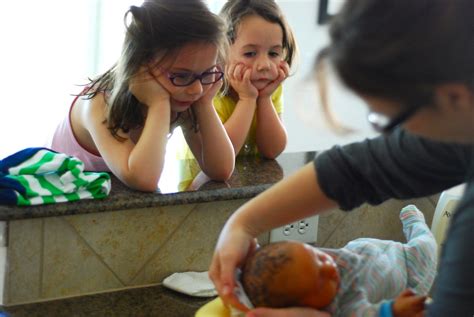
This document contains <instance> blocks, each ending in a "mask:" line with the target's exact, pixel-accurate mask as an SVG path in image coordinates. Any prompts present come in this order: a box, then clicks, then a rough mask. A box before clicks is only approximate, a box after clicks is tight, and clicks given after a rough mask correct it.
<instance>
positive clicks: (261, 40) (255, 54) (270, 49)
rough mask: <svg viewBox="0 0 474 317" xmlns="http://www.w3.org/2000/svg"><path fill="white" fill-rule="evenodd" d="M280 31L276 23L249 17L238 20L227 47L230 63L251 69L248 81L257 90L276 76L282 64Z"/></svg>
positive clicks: (281, 34)
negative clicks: (229, 46)
mask: <svg viewBox="0 0 474 317" xmlns="http://www.w3.org/2000/svg"><path fill="white" fill-rule="evenodd" d="M282 44H283V30H282V28H281V27H280V25H279V24H277V23H271V22H268V21H266V20H265V19H263V18H262V17H260V16H257V15H251V16H247V17H245V18H243V19H242V21H241V22H240V23H239V26H238V28H237V34H236V38H235V42H234V43H233V44H232V45H231V48H230V64H237V63H242V64H244V65H245V66H247V67H248V68H251V69H252V74H251V78H250V80H251V82H252V84H253V85H254V86H255V87H256V88H257V89H258V90H261V89H263V88H264V87H266V86H267V85H268V84H269V83H270V82H271V81H273V80H275V79H276V78H277V77H278V69H279V68H280V65H281V63H282V61H283V47H282Z"/></svg>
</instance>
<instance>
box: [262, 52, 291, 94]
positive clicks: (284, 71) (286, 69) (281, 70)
mask: <svg viewBox="0 0 474 317" xmlns="http://www.w3.org/2000/svg"><path fill="white" fill-rule="evenodd" d="M278 66H279V67H278V77H277V78H276V79H275V80H274V81H272V82H271V83H269V84H268V85H267V86H266V87H265V88H263V89H262V90H260V91H259V92H258V97H259V98H269V97H270V96H271V95H272V94H273V92H275V90H276V89H277V88H278V86H280V84H281V83H282V82H283V81H284V80H285V79H286V78H287V77H288V74H289V73H290V66H289V65H288V63H287V62H286V61H281V62H280V65H278Z"/></svg>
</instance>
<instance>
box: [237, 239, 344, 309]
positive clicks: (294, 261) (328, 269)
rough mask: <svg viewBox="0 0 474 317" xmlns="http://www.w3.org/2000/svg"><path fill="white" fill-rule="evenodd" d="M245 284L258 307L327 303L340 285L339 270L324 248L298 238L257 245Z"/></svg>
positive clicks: (244, 274) (244, 276) (244, 275)
mask: <svg viewBox="0 0 474 317" xmlns="http://www.w3.org/2000/svg"><path fill="white" fill-rule="evenodd" d="M241 279H242V285H243V287H244V290H245V293H246V294H247V296H248V297H249V299H250V301H251V302H252V304H253V305H254V306H255V307H275V308H280V307H295V306H299V307H311V308H315V309H322V308H324V307H326V306H328V305H329V304H330V303H331V302H332V300H333V299H334V297H335V296H336V294H337V291H338V288H339V272H338V270H337V266H336V263H335V262H334V260H333V258H332V257H331V256H330V255H328V254H327V253H325V252H322V251H320V250H318V249H316V248H313V247H311V246H309V245H306V244H304V243H301V242H296V241H282V242H276V243H272V244H269V245H266V246H264V247H262V248H260V249H258V250H257V251H256V252H255V253H254V254H253V255H252V256H251V257H250V258H249V259H248V260H247V262H246V263H245V265H244V268H243V272H242V278H241Z"/></svg>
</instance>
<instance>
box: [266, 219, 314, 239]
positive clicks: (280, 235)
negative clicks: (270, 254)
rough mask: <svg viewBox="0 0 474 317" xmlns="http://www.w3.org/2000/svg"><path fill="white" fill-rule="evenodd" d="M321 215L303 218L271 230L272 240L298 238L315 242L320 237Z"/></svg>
mask: <svg viewBox="0 0 474 317" xmlns="http://www.w3.org/2000/svg"><path fill="white" fill-rule="evenodd" d="M318 222H319V216H312V217H309V218H304V219H301V220H299V221H297V222H293V223H290V224H287V225H285V226H283V227H279V228H276V229H273V230H272V231H270V242H277V241H286V240H296V241H301V242H304V243H315V242H316V240H317V237H318Z"/></svg>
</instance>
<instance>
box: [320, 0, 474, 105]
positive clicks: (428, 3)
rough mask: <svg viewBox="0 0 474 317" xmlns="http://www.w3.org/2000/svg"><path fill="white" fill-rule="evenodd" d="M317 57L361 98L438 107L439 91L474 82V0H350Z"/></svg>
mask: <svg viewBox="0 0 474 317" xmlns="http://www.w3.org/2000/svg"><path fill="white" fill-rule="evenodd" d="M329 33H330V39H331V41H330V44H329V46H327V47H326V48H324V49H323V50H322V51H321V52H320V53H319V55H318V58H317V63H316V65H317V68H318V69H317V70H320V68H321V66H322V65H323V63H322V61H323V60H325V59H327V60H328V61H329V63H330V64H331V65H332V66H333V67H334V69H335V71H336V73H337V75H338V76H339V77H340V78H341V80H342V81H343V82H344V83H345V85H347V86H348V87H349V88H350V89H352V90H354V91H355V92H356V93H359V94H367V95H373V96H377V97H382V98H388V99H391V100H394V101H397V102H399V103H400V104H402V105H404V106H405V107H410V106H415V105H416V106H420V105H431V104H433V103H432V101H433V91H434V87H435V86H436V85H438V84H442V83H448V82H457V83H465V84H467V85H468V86H469V87H471V89H472V87H473V84H474V1H472V0H450V1H446V0H416V1H413V0H389V1H380V0H357V1H346V3H345V5H344V7H343V8H342V10H341V11H340V13H338V14H337V15H336V16H335V17H334V18H333V20H332V21H331V25H330V28H329Z"/></svg>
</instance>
